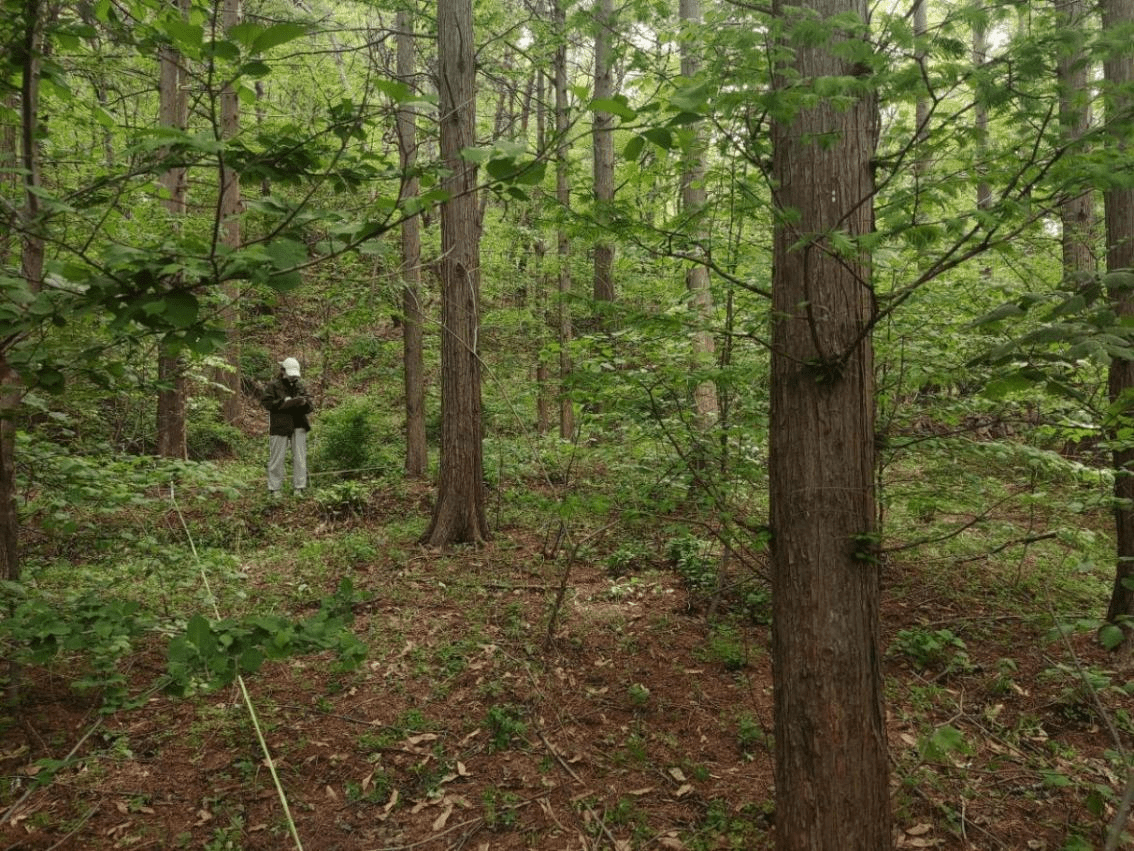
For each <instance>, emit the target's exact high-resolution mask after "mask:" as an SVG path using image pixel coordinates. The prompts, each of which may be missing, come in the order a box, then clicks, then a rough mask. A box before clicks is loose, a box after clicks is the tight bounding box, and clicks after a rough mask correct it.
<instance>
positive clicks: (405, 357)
mask: <svg viewBox="0 0 1134 851" xmlns="http://www.w3.org/2000/svg"><path fill="white" fill-rule="evenodd" d="M413 28H414V16H413V13H412V12H411V11H410V10H408V9H402V10H399V12H398V36H397V42H398V48H397V49H398V78H399V79H400V80H402V82H404V83H405V84H406V85H412V83H413V75H414V72H415V62H414V54H413ZM398 154H399V157H400V160H401V166H402V173H403V174H405V175H406V176H405V178H404V180H405V186H404V188H403V193H402V194H403V195H404V196H405V197H406V198H407V199H408V198H416V197H417V194H418V184H419V181H418V179H417V176H416V175H415V174H413V169H414V167H415V165H416V163H417V116H416V113H415V112H414V110H413V108H412V107H407V106H405V105H401V106H399V107H398ZM422 318H423V317H422V312H421V220H420V219H419V218H418V217H417V216H412V217H410V218H408V219H406V220H405V221H404V222H403V223H402V363H403V370H404V372H403V375H404V388H405V394H406V461H405V471H406V475H407V476H410V477H412V478H417V479H420V478H424V477H425V473H426V470H427V469H428V466H429V452H428V448H427V444H426V438H425V361H424V355H423V352H422Z"/></svg>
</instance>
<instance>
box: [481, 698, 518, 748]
mask: <svg viewBox="0 0 1134 851" xmlns="http://www.w3.org/2000/svg"><path fill="white" fill-rule="evenodd" d="M484 728H485V729H486V730H487V731H488V735H489V740H490V741H489V749H490V750H491V751H506V750H508V749H509V748H510V747H512V743H513V742H514V741H516V740H517V739H523V738H524V736H525V735H526V734H527V730H528V725H527V724H526V723H525V722H524V716H523V714H522V711H521V710H520V708H519V707H516V706H511V705H509V704H499V705H496V706H490V707H489V708H488V714H487V716H486V717H485V719H484Z"/></svg>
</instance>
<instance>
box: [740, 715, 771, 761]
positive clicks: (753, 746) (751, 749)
mask: <svg viewBox="0 0 1134 851" xmlns="http://www.w3.org/2000/svg"><path fill="white" fill-rule="evenodd" d="M769 739H770V736H769V735H768V733H767V732H765V730H764V726H763V725H762V724H761V723H760V721H759V720H758V719H757V718H756V717H755V716H754V715H752V714H750V713H748V712H744V713H742V714H740V715H739V716H738V717H737V719H736V744H737V747H738V748H739V749H740V753H741V754H742V755H743V756H744V757H745V758H746V759H751V758H752V757H753V756H755V754H756V752H757V751H759V750H763V749H766V748H768V746H769Z"/></svg>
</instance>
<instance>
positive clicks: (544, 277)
mask: <svg viewBox="0 0 1134 851" xmlns="http://www.w3.org/2000/svg"><path fill="white" fill-rule="evenodd" d="M540 11H541V13H542V11H543V7H542V4H541V6H540ZM534 82H535V103H536V107H535V116H536V143H535V149H536V152H537V154H538V156H539V157H540V158H543V157H546V156H547V147H548V134H547V101H546V99H545V88H546V83H547V75H546V74H544V73H543V72H542V71H536V72H535V74H534ZM530 101H531V92H530V90H529V92H528V97H527V98H526V99H525V103H528V102H530ZM526 112H527V111H526V109H525V120H524V122H523V125H524V126H525V127H526V126H527V119H526ZM534 249H535V255H536V268H537V269H538V270H539V275H538V277H537V278H536V293H535V309H536V316H537V317H538V319H537V323H536V327H537V328H539V334H538V338H537V340H536V369H535V372H536V375H535V379H536V428H537V429H538V430H539V433H540V434H541V435H544V434H547V433H548V432H549V431H551V407H552V406H551V402H552V388H551V367H550V365H549V360H550V357H549V354H548V351H547V338H548V326H549V324H550V319H549V313H548V304H547V302H548V291H549V289H550V282H549V280H548V278H549V275H548V272H547V267H546V265H545V262H544V261H545V259H546V257H547V245H546V243H545V242H544V241H543V239H542V238H539V237H537V238H536V240H535V246H534Z"/></svg>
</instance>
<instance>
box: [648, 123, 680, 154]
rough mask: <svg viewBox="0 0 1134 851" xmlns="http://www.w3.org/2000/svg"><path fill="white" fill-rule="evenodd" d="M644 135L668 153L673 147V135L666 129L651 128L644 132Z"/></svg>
mask: <svg viewBox="0 0 1134 851" xmlns="http://www.w3.org/2000/svg"><path fill="white" fill-rule="evenodd" d="M642 135H643V136H645V137H646V138H647V139H649V140H650V141H651V142H653V143H654V144H655V145H657V146H658V147H659V148H662V149H664V150H667V151H668V150H670V149H671V148H672V147H673V134H672V133H670V132H669V131H668V130H666V129H665V128H664V127H651V128H649V129H648V130H645V131H643V133H642Z"/></svg>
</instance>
